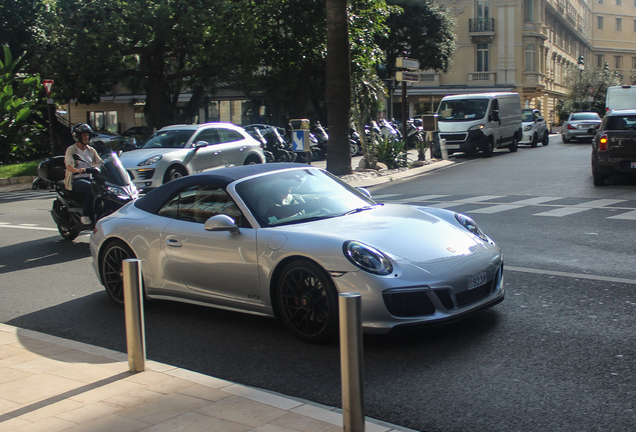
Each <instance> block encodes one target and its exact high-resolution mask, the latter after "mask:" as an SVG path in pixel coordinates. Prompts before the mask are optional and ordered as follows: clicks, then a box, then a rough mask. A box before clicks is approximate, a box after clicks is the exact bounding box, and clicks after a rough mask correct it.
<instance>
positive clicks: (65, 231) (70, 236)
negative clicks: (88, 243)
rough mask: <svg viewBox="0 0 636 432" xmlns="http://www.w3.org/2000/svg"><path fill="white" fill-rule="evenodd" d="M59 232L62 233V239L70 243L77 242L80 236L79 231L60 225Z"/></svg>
mask: <svg viewBox="0 0 636 432" xmlns="http://www.w3.org/2000/svg"><path fill="white" fill-rule="evenodd" d="M57 230H58V231H59V232H60V235H61V236H62V238H63V239H64V240H68V241H72V240H75V238H77V236H78V235H79V231H77V230H76V229H75V228H66V227H63V226H60V225H58V226H57Z"/></svg>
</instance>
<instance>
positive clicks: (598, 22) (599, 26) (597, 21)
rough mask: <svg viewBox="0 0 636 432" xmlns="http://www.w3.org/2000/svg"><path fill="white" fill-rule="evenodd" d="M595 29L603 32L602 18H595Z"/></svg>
mask: <svg viewBox="0 0 636 432" xmlns="http://www.w3.org/2000/svg"><path fill="white" fill-rule="evenodd" d="M596 28H597V29H599V30H603V17H602V16H599V17H596Z"/></svg>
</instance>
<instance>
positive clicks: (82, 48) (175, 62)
mask: <svg viewBox="0 0 636 432" xmlns="http://www.w3.org/2000/svg"><path fill="white" fill-rule="evenodd" d="M250 3H251V2H249V1H248V0H244V1H243V0H237V1H227V0H189V1H187V2H184V1H179V0H177V1H167V2H166V1H155V0H131V1H128V2H123V1H120V0H102V1H93V2H85V1H81V0H59V1H58V2H57V3H56V8H57V9H56V11H55V12H56V13H55V16H56V20H57V23H54V25H52V26H51V27H50V29H51V42H52V43H51V50H50V52H49V53H48V55H47V59H48V61H47V66H48V67H49V68H50V70H54V71H55V79H56V83H59V88H60V91H59V93H60V95H61V96H62V97H63V98H67V99H71V98H73V99H77V100H78V102H80V103H93V102H96V101H98V100H99V97H100V95H103V94H105V93H107V92H108V91H109V90H110V89H111V88H112V86H113V85H114V84H115V83H118V82H121V83H123V84H124V85H126V86H127V87H128V88H130V89H131V90H133V91H143V92H145V93H146V105H145V110H146V111H145V114H146V122H147V124H148V126H149V129H152V128H161V127H163V126H165V125H166V124H170V123H175V122H183V121H191V116H192V113H193V112H195V109H196V108H198V107H199V105H200V101H201V98H202V97H203V95H204V94H205V93H206V92H207V91H211V89H213V88H214V87H216V85H218V84H219V82H221V81H231V79H232V76H233V75H234V74H239V73H240V72H241V71H242V70H243V69H248V70H254V69H256V67H255V64H254V58H255V56H253V55H251V54H253V51H252V47H253V42H254V38H253V34H254V31H255V22H254V19H253V16H252V14H251V9H250ZM185 90H189V91H191V92H192V98H191V103H190V104H189V105H188V106H187V107H186V109H185V110H179V109H178V108H177V104H178V100H179V95H180V94H181V93H183V92H184V91H185ZM189 117H190V118H189Z"/></svg>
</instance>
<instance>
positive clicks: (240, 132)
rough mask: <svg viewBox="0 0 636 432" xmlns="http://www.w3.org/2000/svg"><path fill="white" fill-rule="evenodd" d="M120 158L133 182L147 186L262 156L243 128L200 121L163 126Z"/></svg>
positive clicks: (254, 161)
mask: <svg viewBox="0 0 636 432" xmlns="http://www.w3.org/2000/svg"><path fill="white" fill-rule="evenodd" d="M120 159H121V162H122V164H123V165H124V168H126V170H127V171H128V173H129V174H130V177H131V178H132V180H133V182H134V183H135V186H137V188H138V189H144V190H148V189H151V188H155V187H157V186H160V185H162V184H164V183H167V182H169V181H170V180H174V179H176V178H179V177H183V176H186V175H188V174H193V173H195V172H200V171H205V170H207V169H210V168H218V167H224V166H232V165H250V164H260V163H263V162H264V161H265V156H264V155H263V149H262V148H261V145H260V143H258V142H257V141H256V140H255V139H254V138H252V137H251V136H250V135H249V134H248V133H247V132H245V130H244V129H243V128H241V127H239V126H236V125H233V124H231V123H204V124H193V125H174V126H166V127H164V128H162V129H160V130H158V131H157V132H155V133H154V134H153V135H152V136H151V137H150V138H148V141H146V143H145V144H144V146H143V147H142V148H140V149H137V150H133V151H129V152H126V153H123V154H122V155H121V157H120Z"/></svg>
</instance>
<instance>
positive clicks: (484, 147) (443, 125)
mask: <svg viewBox="0 0 636 432" xmlns="http://www.w3.org/2000/svg"><path fill="white" fill-rule="evenodd" d="M437 115H438V117H437V127H438V129H439V135H438V137H439V139H442V138H443V139H445V140H446V149H447V151H448V154H453V153H455V152H463V153H468V154H475V153H477V152H479V151H480V150H481V152H482V153H483V155H484V157H490V156H492V152H493V150H494V149H496V148H501V147H508V149H510V151H511V152H516V151H517V145H518V143H519V140H520V139H521V137H522V134H523V132H522V129H521V99H520V98H519V93H475V94H463V95H454V96H445V97H444V98H443V99H442V102H441V103H440V105H439V109H438V110H437ZM440 155H441V151H440V147H439V140H436V142H435V145H434V148H433V156H434V157H440Z"/></svg>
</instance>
